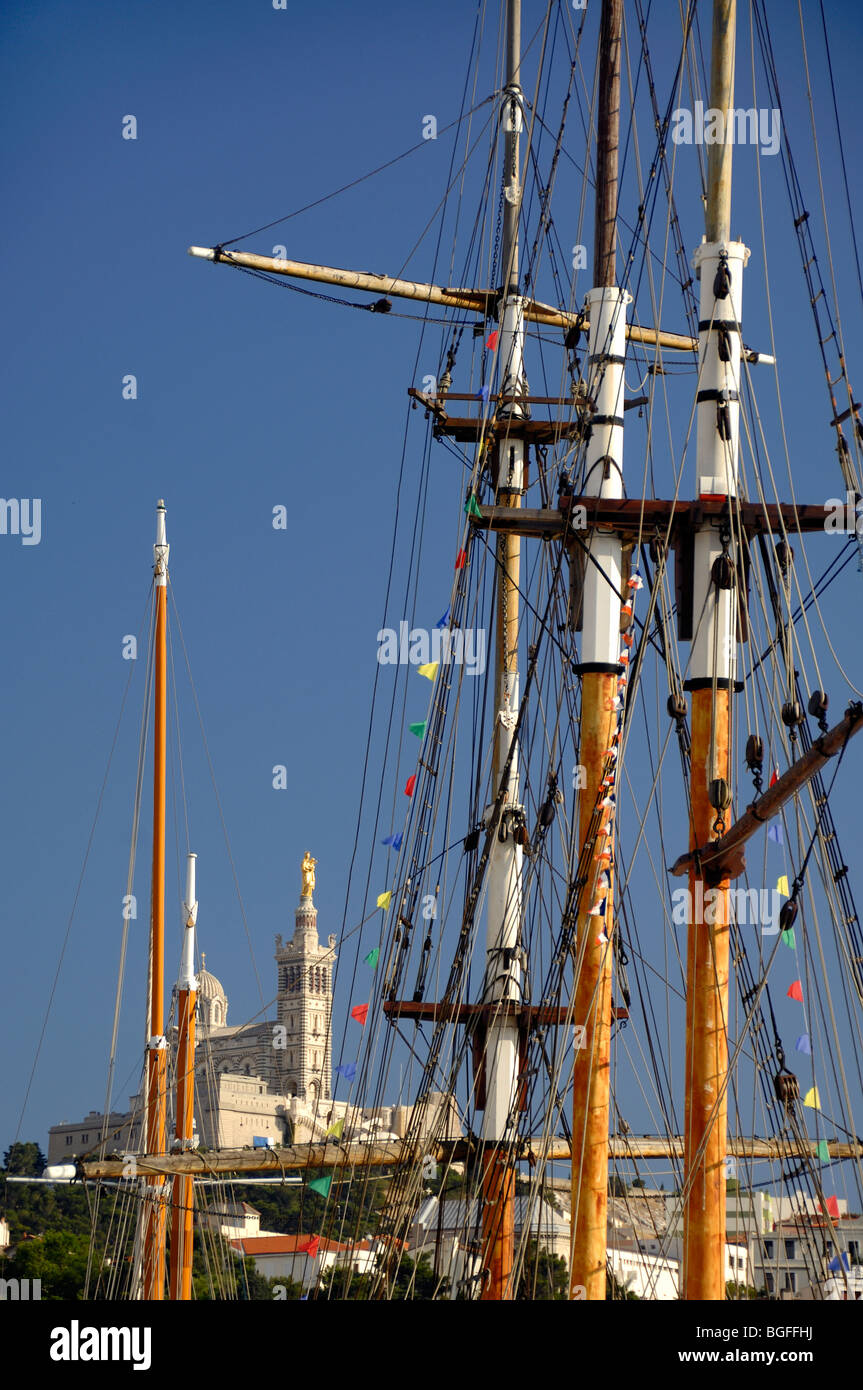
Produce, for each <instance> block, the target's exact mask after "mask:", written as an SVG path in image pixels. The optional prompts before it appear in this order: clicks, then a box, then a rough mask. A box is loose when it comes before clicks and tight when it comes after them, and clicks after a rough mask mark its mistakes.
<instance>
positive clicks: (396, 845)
mask: <svg viewBox="0 0 863 1390" xmlns="http://www.w3.org/2000/svg"><path fill="white" fill-rule="evenodd" d="M381 844H382V845H392V847H393V849H401V847H402V837H401V831H399V833H398V835H388V836H387V838H386V839H385V840H381Z"/></svg>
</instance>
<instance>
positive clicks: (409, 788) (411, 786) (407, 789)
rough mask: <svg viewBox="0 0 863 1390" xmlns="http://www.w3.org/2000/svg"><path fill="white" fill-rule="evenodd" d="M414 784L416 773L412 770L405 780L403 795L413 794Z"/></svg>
mask: <svg viewBox="0 0 863 1390" xmlns="http://www.w3.org/2000/svg"><path fill="white" fill-rule="evenodd" d="M416 784H417V775H416V773H415V772H412V773H411V775H410V777H409V778H408V780H407V782H406V783H405V796H413V794H414V787H415V786H416Z"/></svg>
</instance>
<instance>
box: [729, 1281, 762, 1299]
mask: <svg viewBox="0 0 863 1390" xmlns="http://www.w3.org/2000/svg"><path fill="white" fill-rule="evenodd" d="M758 1296H759V1295H758V1290H757V1289H754V1288H753V1287H752V1285H751V1284H736V1283H735V1282H734V1280H733V1279H729V1281H728V1283H727V1284H726V1285H725V1297H726V1299H729V1298H730V1299H740V1298H758Z"/></svg>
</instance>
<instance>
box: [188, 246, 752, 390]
mask: <svg viewBox="0 0 863 1390" xmlns="http://www.w3.org/2000/svg"><path fill="white" fill-rule="evenodd" d="M188 254H189V255H190V256H193V257H194V258H195V260H200V261H216V262H218V264H219V265H233V266H240V267H242V268H243V269H245V270H260V271H263V272H264V273H265V274H267V275H286V276H288V277H289V278H290V279H292V280H315V281H317V282H318V284H322V285H339V286H341V288H342V289H346V290H360V291H361V292H363V293H366V294H377V295H381V296H383V297H384V298H386V297H388V296H389V295H392V296H393V298H394V299H417V300H419V301H420V302H421V303H423V304H441V305H444V306H445V307H447V308H452V309H467V310H468V311H469V312H473V313H477V314H482V315H483V317H484V318H488V317H490V316H491V315H492V314H493V313H494V310H495V307H496V305H497V301H498V295H497V291H496V290H475V289H469V288H462V287H459V286H456V287H447V288H444V287H443V286H441V285H429V284H424V283H423V282H422V281H415V280H400V279H398V277H392V276H389V275H373V274H370V273H369V272H368V271H363V270H342V269H339V268H338V267H337V266H332V265H314V264H312V263H310V262H307V261H290V260H285V259H283V258H280V257H276V256H259V255H257V254H256V253H255V252H253V251H223V250H222V248H221V247H218V246H216V247H212V246H190V247H189V248H188ZM522 304H523V306H524V310H523V317H524V319H525V320H526V321H528V322H530V323H539V324H542V325H543V326H544V327H546V328H561V329H563V330H566V329H569V328H573V327H574V326H575V325H576V324H577V325H578V327H579V328H584V329H585V330H586V329H587V328H588V327H589V319H587V318H585V317H584V316H583V315H582V314H579V313H576V312H574V311H573V310H567V309H557V308H555V306H554V305H553V304H541V303H540V302H539V301H538V300H536V299H524V300H523V301H522ZM626 336H627V338H628V339H629V341H630V342H631V343H645V344H647V345H648V346H650V347H656V346H657V345H658V346H659V347H661V348H665V349H667V350H669V351H671V352H697V351H698V339H697V338H691V337H690V336H689V334H688V333H672V332H670V331H669V330H668V329H666V328H660V329H656V328H647V327H641V326H639V325H638V324H634V323H629V324H627V325H626ZM746 359H747V361H748V362H752V363H757V362H772V361H773V359H772V358H771V357H766V356H765V354H764V353H763V352H755V351H754V350H751V349H746Z"/></svg>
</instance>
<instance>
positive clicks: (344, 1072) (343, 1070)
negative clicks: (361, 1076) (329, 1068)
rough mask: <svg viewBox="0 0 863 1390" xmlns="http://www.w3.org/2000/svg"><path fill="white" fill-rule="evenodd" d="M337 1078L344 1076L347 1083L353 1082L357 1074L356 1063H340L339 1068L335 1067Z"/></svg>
mask: <svg viewBox="0 0 863 1390" xmlns="http://www.w3.org/2000/svg"><path fill="white" fill-rule="evenodd" d="M333 1071H334V1072H335V1073H336V1075H337V1076H343V1077H344V1078H345V1081H353V1079H354V1077H355V1076H356V1074H357V1064H356V1062H340V1063H339V1065H338V1066H337V1067H333Z"/></svg>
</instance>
